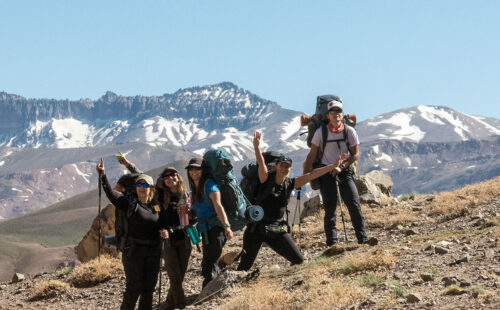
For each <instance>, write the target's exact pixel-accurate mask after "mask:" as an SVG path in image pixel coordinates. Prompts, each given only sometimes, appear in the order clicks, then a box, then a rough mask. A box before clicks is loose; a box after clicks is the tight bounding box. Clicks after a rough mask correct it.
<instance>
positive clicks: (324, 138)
mask: <svg viewBox="0 0 500 310" xmlns="http://www.w3.org/2000/svg"><path fill="white" fill-rule="evenodd" d="M327 140H328V127H327V124H326V123H325V122H321V146H320V147H319V150H318V154H316V158H317V160H318V162H319V163H321V158H322V157H323V153H324V152H325V146H326V142H327Z"/></svg>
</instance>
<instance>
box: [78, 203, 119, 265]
mask: <svg viewBox="0 0 500 310" xmlns="http://www.w3.org/2000/svg"><path fill="white" fill-rule="evenodd" d="M107 235H110V236H114V235H115V206H113V205H112V204H108V205H107V206H106V207H104V209H102V210H101V240H102V239H103V238H104V236H107ZM98 239H99V219H98V217H97V216H96V217H95V218H94V220H93V221H92V225H91V226H90V230H89V231H88V232H87V234H86V235H85V236H84V237H83V239H82V241H80V243H79V244H78V246H77V248H76V250H77V256H78V259H79V260H80V261H81V262H82V263H84V262H87V261H89V260H91V259H93V258H95V257H97V252H98V244H97V242H98ZM104 253H106V254H110V255H112V256H115V257H117V256H118V254H119V252H118V251H117V250H116V249H113V248H110V247H103V246H102V241H101V254H104Z"/></svg>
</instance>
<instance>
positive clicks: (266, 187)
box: [257, 172, 295, 223]
mask: <svg viewBox="0 0 500 310" xmlns="http://www.w3.org/2000/svg"><path fill="white" fill-rule="evenodd" d="M275 178H276V172H269V173H268V174H267V180H266V182H264V183H262V184H261V186H260V190H259V194H258V196H257V204H258V205H260V206H261V207H262V209H264V219H263V221H264V222H267V223H273V222H277V221H279V220H281V219H282V218H283V216H284V215H285V212H286V207H287V205H288V201H289V199H290V195H291V194H292V191H293V189H294V187H295V178H293V179H291V178H288V177H287V178H286V179H285V180H284V181H283V183H282V184H276V181H275Z"/></svg>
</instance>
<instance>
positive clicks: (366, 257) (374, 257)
mask: <svg viewBox="0 0 500 310" xmlns="http://www.w3.org/2000/svg"><path fill="white" fill-rule="evenodd" d="M395 264H396V257H395V256H394V255H392V254H390V253H389V252H387V251H383V250H375V251H373V252H364V253H355V254H354V253H348V254H346V256H345V257H343V258H342V259H341V260H340V261H339V263H338V267H337V268H335V269H336V270H335V272H337V273H341V274H344V275H348V274H352V273H357V272H360V271H376V270H378V269H379V268H387V267H391V266H394V265H395Z"/></svg>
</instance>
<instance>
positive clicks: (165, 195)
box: [117, 152, 193, 309]
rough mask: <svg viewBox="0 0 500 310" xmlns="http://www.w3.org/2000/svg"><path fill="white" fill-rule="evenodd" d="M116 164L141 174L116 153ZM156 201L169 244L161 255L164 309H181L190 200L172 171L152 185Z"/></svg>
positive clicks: (189, 249) (188, 252)
mask: <svg viewBox="0 0 500 310" xmlns="http://www.w3.org/2000/svg"><path fill="white" fill-rule="evenodd" d="M117 158H118V161H119V162H120V163H121V164H122V165H124V166H125V167H127V169H129V170H130V171H131V172H132V173H137V172H140V170H139V169H138V168H136V167H135V165H134V164H132V163H131V162H130V161H129V160H127V158H126V157H125V155H123V154H122V153H120V152H118V155H117ZM155 197H156V199H157V200H158V202H159V203H160V207H161V208H162V209H163V210H164V211H165V221H166V225H167V229H168V231H169V241H168V242H167V243H166V246H165V247H164V249H163V251H162V257H163V259H164V260H165V268H166V270H167V274H168V278H169V283H170V287H169V290H168V295H167V309H176V308H184V307H185V306H186V295H185V293H184V289H183V287H182V283H183V281H184V276H185V275H186V271H187V267H188V263H189V258H190V256H191V250H192V246H191V241H190V239H189V237H188V236H187V235H186V231H185V230H184V228H185V227H186V226H188V225H190V224H192V221H193V215H192V210H191V204H190V202H191V197H190V195H189V192H188V191H187V189H186V187H185V185H184V180H183V179H182V176H181V175H180V174H179V172H178V171H177V169H176V168H175V167H167V168H165V169H164V170H163V171H162V173H161V174H160V177H159V178H158V179H157V181H156V185H155Z"/></svg>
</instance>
